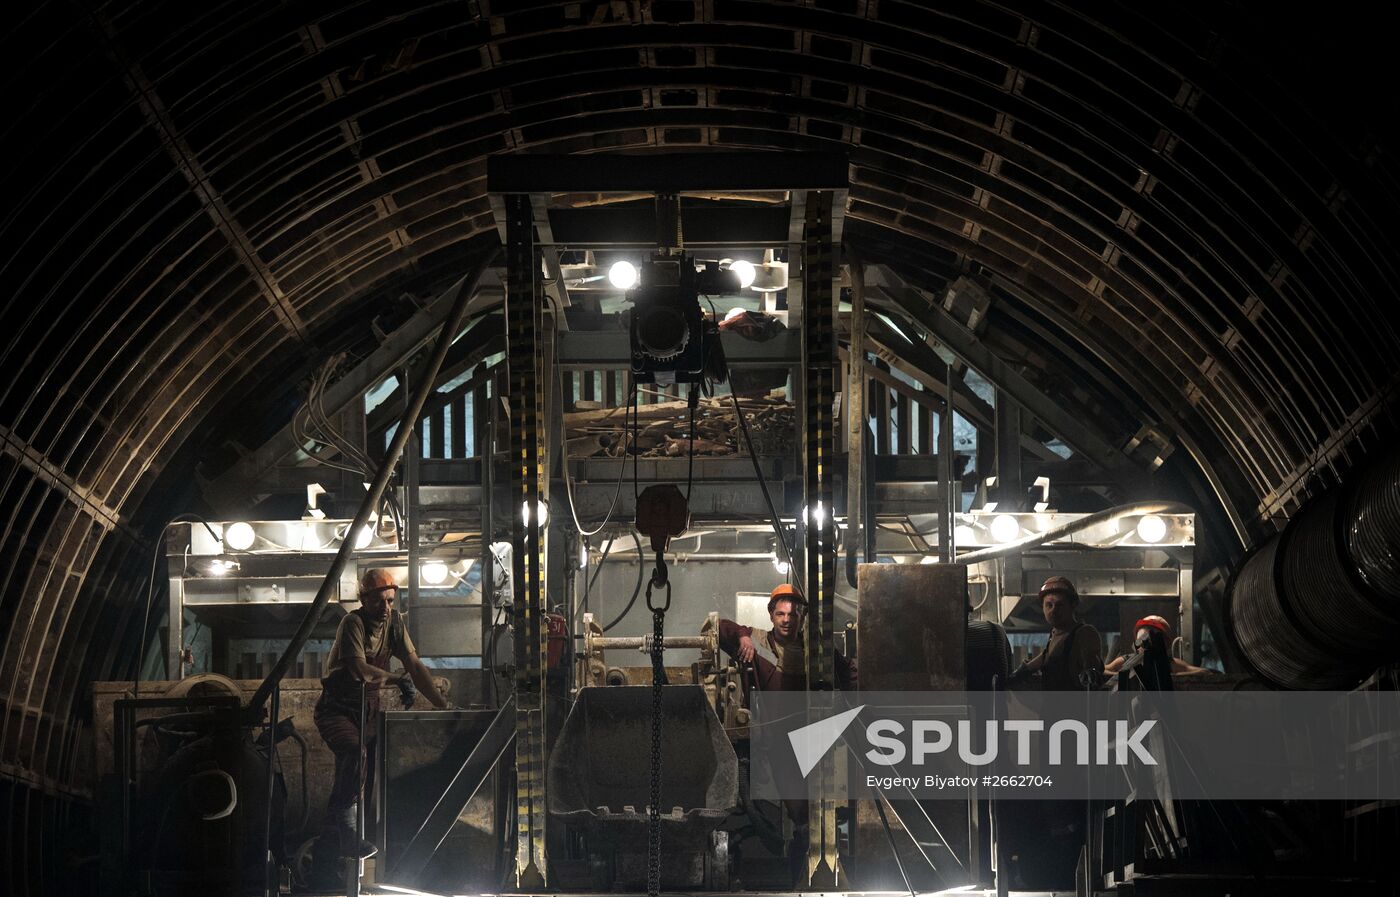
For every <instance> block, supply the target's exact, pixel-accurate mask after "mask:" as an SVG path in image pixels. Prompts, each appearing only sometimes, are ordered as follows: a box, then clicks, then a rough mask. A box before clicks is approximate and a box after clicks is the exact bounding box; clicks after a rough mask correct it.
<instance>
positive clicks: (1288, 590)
mask: <svg viewBox="0 0 1400 897" xmlns="http://www.w3.org/2000/svg"><path fill="white" fill-rule="evenodd" d="M1228 613H1229V626H1230V630H1231V632H1232V635H1233V637H1234V639H1235V642H1236V643H1237V644H1238V646H1239V648H1240V651H1241V653H1242V654H1243V656H1244V657H1245V659H1246V660H1247V661H1248V662H1249V663H1250V665H1252V666H1253V667H1254V669H1255V670H1256V671H1257V672H1258V673H1259V674H1260V675H1262V676H1263V677H1264V678H1266V679H1268V680H1270V681H1271V682H1273V683H1275V684H1276V685H1279V686H1282V687H1284V688H1296V689H1342V688H1350V687H1351V686H1353V685H1355V684H1356V683H1357V682H1359V681H1360V680H1361V679H1363V678H1365V677H1366V676H1367V675H1369V674H1370V673H1371V672H1372V671H1373V670H1375V669H1376V668H1377V667H1380V666H1384V665H1386V664H1388V663H1392V662H1394V661H1396V660H1397V659H1400V641H1397V639H1396V637H1395V632H1396V631H1397V630H1400V455H1395V456H1392V457H1389V458H1386V459H1385V460H1383V461H1382V462H1380V463H1379V464H1376V465H1374V466H1373V467H1371V468H1370V469H1369V470H1367V471H1366V472H1365V473H1364V474H1363V475H1362V476H1360V477H1359V478H1357V480H1356V481H1355V482H1353V483H1352V484H1351V485H1349V486H1346V487H1343V488H1339V489H1333V490H1332V491H1330V492H1328V493H1327V494H1325V495H1323V496H1322V497H1321V498H1319V499H1317V500H1316V501H1314V502H1312V503H1311V504H1309V505H1308V506H1307V507H1306V508H1304V509H1303V511H1302V513H1300V514H1298V515H1297V516H1296V517H1294V518H1293V520H1291V521H1289V524H1288V526H1287V528H1285V529H1284V531H1283V532H1282V533H1280V534H1278V535H1277V536H1275V537H1273V538H1272V539H1271V540H1270V541H1269V542H1268V543H1266V544H1265V545H1263V546H1262V547H1261V548H1260V549H1259V550H1258V551H1256V552H1254V554H1252V555H1251V556H1250V557H1249V558H1248V560H1246V561H1245V564H1244V566H1243V567H1242V568H1241V569H1240V571H1239V573H1238V574H1237V575H1236V577H1235V580H1234V582H1233V583H1232V586H1231V594H1230V602H1229V611H1228Z"/></svg>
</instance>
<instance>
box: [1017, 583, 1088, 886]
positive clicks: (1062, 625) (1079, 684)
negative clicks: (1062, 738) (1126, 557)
mask: <svg viewBox="0 0 1400 897" xmlns="http://www.w3.org/2000/svg"><path fill="white" fill-rule="evenodd" d="M1039 597H1040V610H1041V613H1042V614H1043V615H1044V616H1045V622H1046V623H1048V624H1050V641H1049V642H1048V643H1047V644H1046V646H1045V650H1044V651H1042V652H1040V653H1039V654H1037V655H1036V656H1035V657H1032V658H1031V659H1030V660H1028V661H1026V662H1025V663H1024V664H1022V665H1021V667H1020V668H1019V669H1018V670H1016V672H1015V673H1013V674H1012V675H1011V681H1012V682H1013V683H1014V682H1017V681H1024V680H1026V679H1028V678H1030V676H1031V675H1032V674H1034V673H1039V674H1040V680H1041V688H1042V689H1043V690H1044V691H1083V690H1085V689H1088V688H1097V687H1098V686H1099V685H1100V684H1102V680H1103V641H1102V639H1101V638H1100V637H1099V632H1098V630H1097V629H1095V628H1094V627H1093V626H1091V625H1090V624H1088V623H1085V622H1083V621H1082V620H1080V619H1079V618H1078V616H1077V615H1076V611H1077V610H1078V608H1079V591H1078V590H1077V589H1076V588H1075V587H1074V583H1073V582H1071V581H1070V580H1069V579H1067V578H1066V577H1064V576H1052V577H1050V578H1049V579H1047V580H1045V582H1044V583H1043V584H1042V585H1041V587H1040V594H1039ZM1000 806H1001V810H1000V812H1001V815H1000V817H999V819H998V824H999V825H1000V826H1001V827H1002V843H1003V845H1004V849H1005V852H1006V855H1007V857H1008V859H1009V862H1008V864H1007V865H1008V875H1009V877H1010V880H1011V881H1012V883H1013V885H1014V886H1016V887H1017V888H1018V889H1025V890H1032V891H1038V890H1044V891H1059V890H1065V891H1068V890H1070V889H1072V888H1073V887H1074V882H1075V867H1076V859H1075V858H1076V856H1077V855H1078V850H1079V847H1080V846H1082V845H1083V842H1084V805H1083V802H1082V801H1080V802H1076V801H1066V800H1039V801H1018V800H1011V801H1002V802H1001V804H1000Z"/></svg>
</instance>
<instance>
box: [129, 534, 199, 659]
mask: <svg viewBox="0 0 1400 897" xmlns="http://www.w3.org/2000/svg"><path fill="white" fill-rule="evenodd" d="M193 529H194V528H193V527H192V526H191V527H190V528H188V529H177V528H175V527H169V528H167V529H166V530H165V531H164V532H162V534H161V535H162V538H161V542H162V543H164V544H162V545H161V547H160V548H157V549H156V550H157V551H164V552H165V568H166V571H167V573H166V576H167V580H166V581H167V582H169V583H170V590H169V591H168V592H166V596H165V598H166V605H165V606H166V619H167V621H168V622H167V623H166V627H165V678H167V679H170V680H178V679H183V678H185V665H184V664H183V663H181V661H180V654H181V652H182V649H183V648H184V646H185V577H184V576H183V575H176V573H175V570H176V567H175V565H174V564H172V563H171V562H170V558H171V554H170V542H171V540H173V539H174V538H175V535H174V534H175V533H177V532H183V533H184V534H185V539H186V540H187V541H186V544H188V540H190V539H193V538H194V532H193ZM184 551H185V549H184V546H181V547H180V550H179V552H178V553H179V554H180V555H182V556H183V554H184ZM145 663H146V658H144V657H138V658H136V676H137V678H140V676H141V672H142V669H141V668H142V666H143V665H144V664H145Z"/></svg>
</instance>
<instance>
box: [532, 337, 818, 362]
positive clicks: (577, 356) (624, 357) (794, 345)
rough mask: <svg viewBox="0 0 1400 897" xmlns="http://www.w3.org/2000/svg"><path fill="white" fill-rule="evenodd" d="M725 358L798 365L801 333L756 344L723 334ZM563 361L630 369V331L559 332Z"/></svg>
mask: <svg viewBox="0 0 1400 897" xmlns="http://www.w3.org/2000/svg"><path fill="white" fill-rule="evenodd" d="M719 339H720V345H722V346H723V347H724V357H725V360H727V361H728V362H729V366H730V367H742V368H761V367H763V368H776V367H790V366H792V365H795V364H798V363H799V362H800V361H801V358H802V347H801V342H802V341H801V336H800V335H799V334H798V333H796V332H794V331H791V330H784V331H782V332H781V333H779V334H778V335H777V336H775V337H773V338H772V339H770V340H767V341H766V342H761V343H756V342H754V341H752V340H746V339H744V338H743V337H741V336H739V335H738V334H735V333H720V335H719ZM559 364H560V365H561V366H562V367H563V368H564V370H566V371H567V370H585V371H598V370H611V369H627V368H629V367H630V366H631V364H632V348H631V343H630V342H629V341H628V335H627V331H625V330H617V331H596V330H590V331H588V332H587V333H585V332H583V331H568V332H561V333H560V334H559Z"/></svg>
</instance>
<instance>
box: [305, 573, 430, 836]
mask: <svg viewBox="0 0 1400 897" xmlns="http://www.w3.org/2000/svg"><path fill="white" fill-rule="evenodd" d="M398 594H399V587H398V584H397V582H395V580H394V577H393V574H391V573H390V572H389V571H388V570H383V569H373V570H367V571H365V575H364V576H363V577H362V578H361V580H360V587H359V599H360V606H359V607H358V608H357V609H355V610H352V611H350V612H349V613H348V614H346V615H345V617H344V618H343V619H342V620H341V621H340V626H339V628H337V629H336V633H335V643H334V645H332V647H331V653H330V658H329V660H328V662H327V672H326V677H325V678H324V679H322V680H321V698H320V700H318V701H317V702H316V711H315V717H314V718H315V720H316V730H317V731H318V732H320V733H321V738H322V739H324V740H325V742H326V745H327V746H328V747H329V748H330V749H331V753H333V754H334V755H335V780H334V784H333V785H332V786H331V794H330V798H329V799H328V800H327V802H326V822H325V826H324V828H323V830H322V838H321V841H320V843H318V845H317V848H318V854H320V853H321V852H322V851H321V848H322V847H334V848H336V849H337V850H338V852H339V854H340V855H341V856H347V857H360V858H364V857H367V856H372V855H373V854H374V852H375V848H374V845H373V844H370V843H369V842H367V841H365V840H363V839H362V838H361V837H360V836H359V834H358V833H357V832H356V830H355V828H356V827H355V802H356V800H357V799H358V798H359V796H360V792H361V790H362V788H363V785H364V781H365V771H366V769H368V768H369V767H370V766H372V764H370V763H368V762H367V761H368V756H369V755H370V754H371V752H372V751H373V749H374V740H375V733H376V732H377V730H378V726H377V725H376V722H375V721H376V719H377V717H378V714H379V689H380V688H381V687H385V686H397V687H398V689H399V690H400V692H401V696H402V700H403V704H404V706H405V707H407V706H410V705H411V704H412V703H413V698H414V697H415V696H416V694H417V692H418V691H422V692H423V694H424V695H426V696H427V698H428V700H429V701H430V702H431V703H432V705H433V706H434V707H437V708H438V709H444V708H446V707H447V706H448V704H447V700H446V699H445V698H444V697H443V696H442V694H441V693H439V691H438V689H437V685H436V684H435V683H434V682H433V678H432V676H431V675H430V674H429V672H428V668H427V667H425V666H424V665H423V661H421V660H419V659H418V653H417V650H416V649H415V648H414V647H413V640H412V639H411V638H409V636H408V628H407V627H406V626H405V625H404V621H403V617H402V616H401V615H400V614H399V612H398V611H397V610H395V609H394V603H395V602H396V601H397V600H398ZM396 657H397V658H398V659H399V661H400V662H401V663H402V664H403V667H404V669H403V671H401V672H397V673H393V672H390V671H389V664H390V662H391V661H392V660H393V659H394V658H396ZM415 686H416V687H415ZM362 691H363V693H364V698H365V706H366V709H367V713H366V717H367V718H366V719H365V720H364V739H363V744H364V747H363V748H362V747H361V737H360V695H361V692H362ZM318 858H319V857H318Z"/></svg>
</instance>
